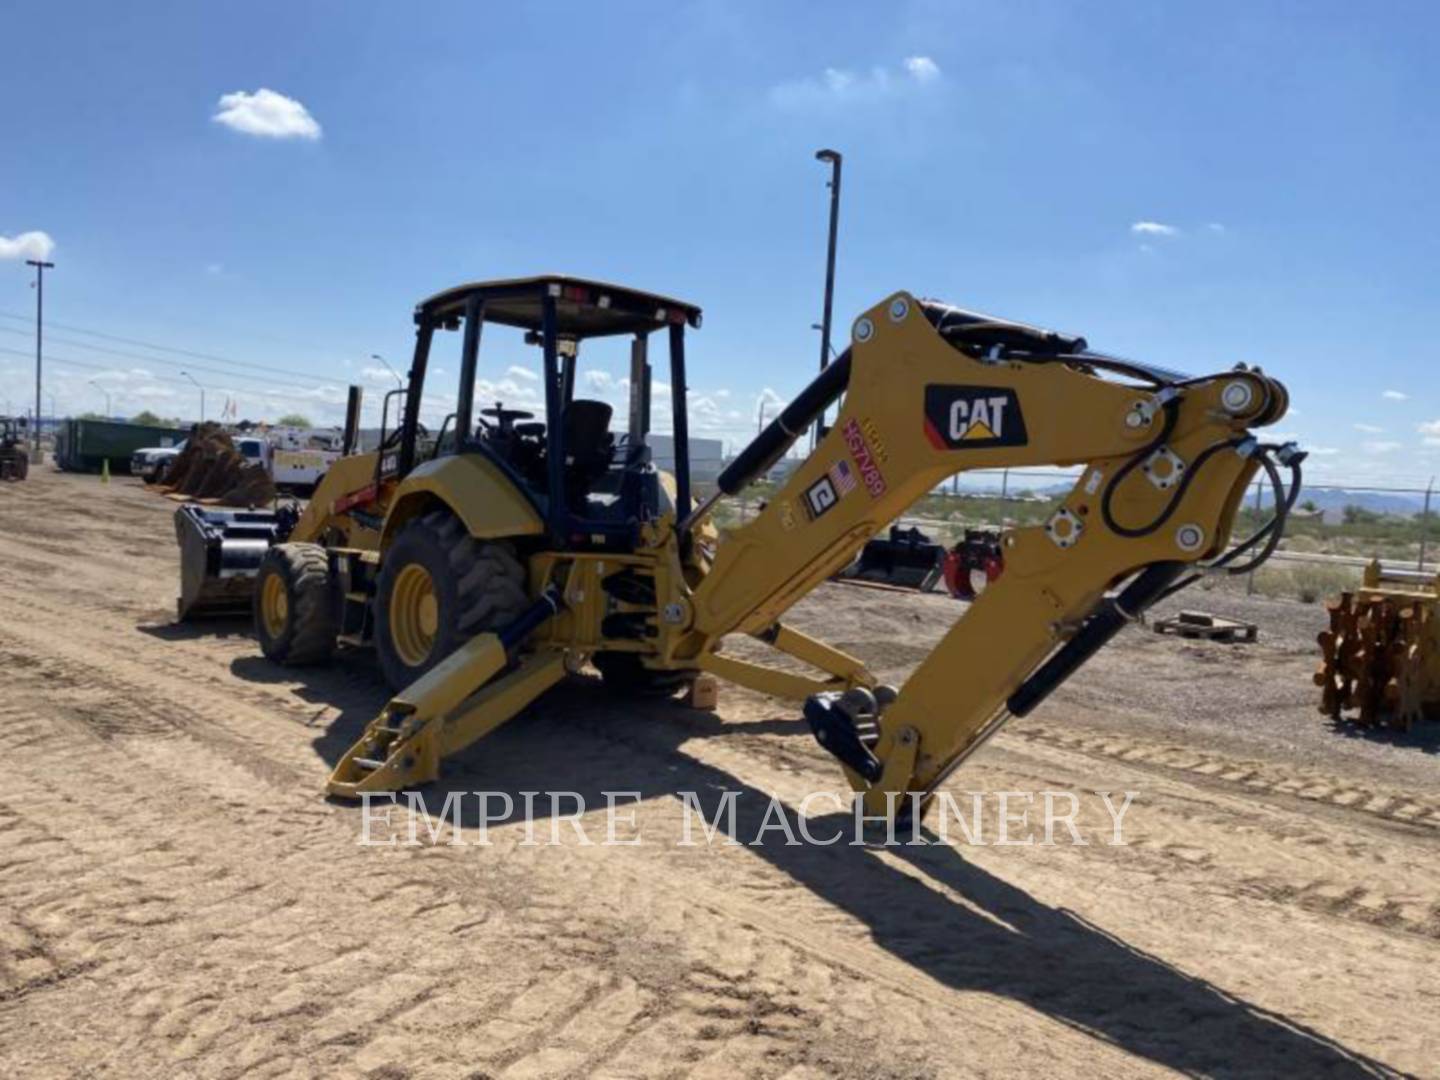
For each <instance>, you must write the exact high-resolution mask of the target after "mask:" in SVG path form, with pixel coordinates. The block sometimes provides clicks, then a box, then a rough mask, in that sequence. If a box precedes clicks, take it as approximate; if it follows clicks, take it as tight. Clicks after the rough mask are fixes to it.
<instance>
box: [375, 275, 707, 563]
mask: <svg viewBox="0 0 1440 1080" xmlns="http://www.w3.org/2000/svg"><path fill="white" fill-rule="evenodd" d="M700 321H701V315H700V309H699V308H698V307H695V306H694V305H692V304H687V303H684V302H682V301H679V300H674V299H672V298H670V297H665V296H660V295H658V294H655V293H646V292H640V291H637V290H634V289H628V288H623V287H621V286H616V285H610V284H606V283H603V282H597V281H589V280H581V279H577V278H571V277H565V276H560V275H550V276H543V277H533V278H517V279H510V280H503V281H490V282H478V283H474V284H470V285H462V286H458V287H456V288H453V289H448V290H446V291H445V292H442V293H437V294H436V295H435V296H432V297H430V298H429V299H428V300H425V301H423V302H422V303H420V304H419V305H418V306H417V307H416V309H415V323H416V345H415V358H414V361H413V363H412V366H411V370H410V384H409V386H408V388H407V390H406V392H405V393H404V395H403V396H404V400H405V419H404V423H403V424H402V425H401V428H400V431H399V432H397V433H396V435H397V437H398V439H399V452H398V455H397V457H396V460H395V466H396V471H397V472H399V473H400V474H401V475H404V474H405V473H407V472H409V471H410V470H411V469H412V468H414V467H415V466H416V465H417V464H419V462H420V461H421V460H423V459H425V458H426V457H427V456H430V455H435V456H439V455H445V454H454V453H478V454H483V455H485V456H486V457H487V458H489V459H490V460H491V461H492V462H494V463H495V464H496V465H498V466H499V467H500V468H501V469H502V470H503V471H504V472H505V473H506V474H507V475H508V476H509V477H510V478H511V480H513V481H514V482H515V485H516V487H517V488H518V489H519V490H520V491H521V492H523V493H524V494H525V495H526V496H527V497H528V498H529V499H530V500H531V502H532V503H533V504H534V506H535V509H536V511H537V512H538V513H539V514H540V516H541V517H542V518H543V519H544V520H545V521H546V522H547V524H548V525H549V528H550V532H551V534H552V537H553V539H554V541H555V542H556V543H558V544H560V545H562V546H565V547H592V548H593V547H601V548H604V549H617V550H629V549H632V548H633V547H634V545H635V542H636V540H637V538H638V529H639V526H640V525H641V524H643V523H644V522H646V521H651V520H654V519H655V518H657V517H658V516H659V515H660V514H661V513H664V512H667V511H673V510H674V507H675V506H677V505H678V506H683V507H685V508H686V509H688V508H689V507H690V505H691V503H690V468H689V460H688V439H687V432H688V424H687V417H686V407H685V345H684V340H685V328H686V327H687V326H690V327H699V325H700ZM486 323H492V324H499V325H501V326H507V327H514V328H517V329H519V330H521V331H523V341H524V344H525V345H527V346H532V347H536V348H538V349H539V351H540V354H541V355H540V359H541V364H540V368H541V376H540V379H541V390H542V402H543V415H536V413H535V412H534V411H532V410H531V409H523V408H516V407H514V405H513V404H512V405H507V404H506V403H505V402H504V401H503V400H492V401H483V402H478V403H477V402H476V400H475V391H476V386H477V371H478V370H485V371H490V370H495V371H497V372H498V371H504V369H505V368H504V365H505V363H506V362H505V361H498V362H495V363H493V364H487V366H486V368H484V369H480V368H479V367H478V365H479V359H480V357H479V354H480V346H481V339H482V333H481V331H482V329H483V327H484V325H485V324H486ZM657 331H664V334H663V338H664V340H665V341H666V342H667V344H668V345H669V353H670V373H669V374H670V378H669V381H670V385H671V403H670V404H671V410H672V429H673V431H674V433H675V437H674V443H675V474H674V493H673V498H672V496H671V495H670V494H667V492H666V491H665V489H664V486H663V485H662V483H661V478H660V475H659V473H658V471H657V470H656V468H655V466H654V464H653V463H652V462H651V459H650V450H649V446H648V441H647V440H648V436H649V433H650V415H651V383H652V380H651V371H652V369H651V364H650V360H649V345H650V339H651V336H652V335H653V334H655V333H656V332H657ZM437 332H440V333H445V332H459V333H460V334H461V349H460V386H459V394H458V401H457V402H456V407H455V411H454V412H453V413H452V414H451V415H450V416H449V417H447V418H446V420H445V423H444V425H443V426H442V429H441V432H440V435H439V437H438V439H437V440H436V441H435V443H434V446H433V449H432V448H427V447H424V446H422V445H421V444H420V442H419V440H418V439H417V437H416V433H417V432H418V430H419V416H418V413H419V407H420V402H421V400H422V397H423V390H424V382H425V373H426V368H427V365H428V363H429V359H430V354H431V350H432V345H433V344H434V341H435V335H436V333H437ZM607 337H608V338H616V337H626V338H629V346H630V350H629V351H630V365H629V380H628V384H629V410H628V416H626V417H620V418H618V421H619V422H618V423H617V417H616V416H615V408H614V406H613V405H611V404H610V403H609V402H606V401H602V400H598V399H592V398H584V397H577V396H576V394H575V379H576V368H577V366H578V364H579V360H580V350H581V347H582V345H583V344H584V343H585V342H586V341H589V340H591V339H595V338H607ZM497 351H498V350H497ZM532 377H533V376H532ZM395 393H398V392H395Z"/></svg>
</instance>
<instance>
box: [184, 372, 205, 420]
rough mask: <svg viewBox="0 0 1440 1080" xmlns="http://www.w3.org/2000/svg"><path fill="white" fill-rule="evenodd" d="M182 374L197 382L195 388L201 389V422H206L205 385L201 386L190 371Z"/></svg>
mask: <svg viewBox="0 0 1440 1080" xmlns="http://www.w3.org/2000/svg"><path fill="white" fill-rule="evenodd" d="M180 374H181V375H184V376H185V377H186V378H187V379H189V380H190V381H191V382H192V383H195V389H197V390H199V391H200V422H201V423H202V424H203V423H204V422H205V387H203V386H201V385H200V383H199V382H198V381H197V380H196V378H195V376H194V375H191V374H190V373H189V372H188V371H182V372H180Z"/></svg>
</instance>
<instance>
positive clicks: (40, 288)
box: [25, 259, 55, 461]
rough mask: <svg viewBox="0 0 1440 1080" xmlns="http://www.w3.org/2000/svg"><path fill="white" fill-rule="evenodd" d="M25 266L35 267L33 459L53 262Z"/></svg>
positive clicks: (28, 262)
mask: <svg viewBox="0 0 1440 1080" xmlns="http://www.w3.org/2000/svg"><path fill="white" fill-rule="evenodd" d="M25 265H26V266H33V267H35V432H34V434H35V460H36V461H39V460H40V366H41V362H40V342H41V336H42V334H41V323H42V322H44V319H45V271H46V270H54V269H55V264H54V263H53V262H46V261H45V260H44V259H26V260H25Z"/></svg>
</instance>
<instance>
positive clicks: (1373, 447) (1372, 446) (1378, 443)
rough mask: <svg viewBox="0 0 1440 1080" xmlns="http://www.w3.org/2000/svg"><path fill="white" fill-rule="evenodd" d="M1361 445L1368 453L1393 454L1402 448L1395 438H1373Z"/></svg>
mask: <svg viewBox="0 0 1440 1080" xmlns="http://www.w3.org/2000/svg"><path fill="white" fill-rule="evenodd" d="M1361 446H1363V447H1364V448H1365V452H1366V453H1367V454H1393V453H1394V452H1395V451H1396V450H1399V449H1400V444H1399V443H1398V442H1396V441H1395V440H1394V439H1371V440H1368V441H1366V442H1364V443H1361Z"/></svg>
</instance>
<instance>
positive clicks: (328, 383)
mask: <svg viewBox="0 0 1440 1080" xmlns="http://www.w3.org/2000/svg"><path fill="white" fill-rule="evenodd" d="M0 333H6V334H22V333H24V331H23V330H14V329H11V328H10V327H8V326H0ZM51 340H53V341H59V342H61V343H62V344H66V345H78V346H79V347H80V348H82V349H90V350H91V351H94V352H100V353H105V354H108V355H114V356H120V357H123V358H125V359H128V360H138V361H140V362H142V363H146V364H152V365H163V366H166V367H176V368H179V367H181V362H180V361H178V360H166V359H163V358H162V357H158V356H143V355H141V354H140V353H126V352H121V351H120V350H118V349H107V348H105V347H103V346H100V345H87V344H85V343H84V342H77V341H73V340H70V339H68V338H57V337H55V336H54V335H53V334H52V335H51ZM116 366H117V365H114V364H112V365H111V368H112V369H113V368H115V367H116ZM184 368H188V369H189V370H191V371H203V372H205V373H206V374H207V375H218V376H219V377H221V378H222V379H228V380H231V381H232V382H235V383H239V384H244V383H247V382H253V383H259V384H260V385H263V386H265V387H267V388H268V387H271V386H274V385H276V384H275V383H274V382H272V381H271V380H270V378H269V377H268V376H264V375H242V374H239V373H237V372H234V371H225V370H223V369H221V368H213V367H207V366H206V365H204V364H185V365H184ZM147 374H148V373H147ZM151 377H153V378H159V376H151ZM297 377H298V378H310V377H309V376H297ZM314 382H315V385H314V387H313V388H312V387H308V386H298V385H295V384H293V383H292V384H288V385H289V388H290V389H292V390H299V391H301V392H302V393H304V392H306V391H308V390H310V389H322V388H326V389H328V388H329V387H333V386H335V385H336V381H335V380H333V379H331V380H325V379H315V380H314ZM286 385H287V384H284V383H281V384H280V387H281V389H284V388H285V386H286Z"/></svg>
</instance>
